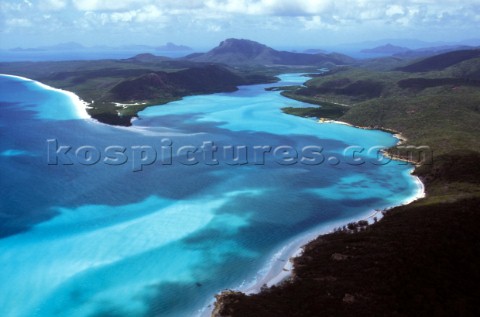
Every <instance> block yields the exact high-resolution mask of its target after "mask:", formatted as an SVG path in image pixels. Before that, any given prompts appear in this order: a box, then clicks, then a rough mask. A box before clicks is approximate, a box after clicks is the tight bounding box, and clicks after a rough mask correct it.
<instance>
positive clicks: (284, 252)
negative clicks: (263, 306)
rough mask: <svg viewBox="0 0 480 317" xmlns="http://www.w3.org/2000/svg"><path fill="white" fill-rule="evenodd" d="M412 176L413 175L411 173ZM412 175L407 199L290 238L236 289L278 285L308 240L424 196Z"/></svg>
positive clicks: (255, 289) (248, 290)
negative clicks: (412, 186) (257, 275)
mask: <svg viewBox="0 0 480 317" xmlns="http://www.w3.org/2000/svg"><path fill="white" fill-rule="evenodd" d="M412 176H413V175H412ZM413 177H414V182H415V184H416V185H417V192H416V193H415V195H413V196H411V197H409V198H408V199H407V200H405V201H402V202H401V203H400V204H398V205H394V206H390V207H388V208H385V209H383V210H369V211H367V212H365V213H363V214H361V215H359V216H356V217H353V218H349V219H346V218H344V219H340V220H335V221H332V222H328V223H326V224H322V225H321V226H319V227H317V228H315V229H312V230H310V231H308V232H306V233H304V234H302V235H301V236H299V237H296V238H294V239H292V240H291V241H290V242H288V243H287V244H286V245H285V246H283V247H282V248H281V249H280V250H277V251H276V252H275V253H274V255H273V256H272V257H271V260H270V261H269V264H268V265H267V270H266V273H264V274H262V275H263V277H261V278H260V279H257V281H256V282H255V283H254V284H253V285H248V286H245V287H243V288H239V289H236V290H238V291H240V292H242V293H245V294H247V295H249V294H256V293H259V292H260V291H261V288H262V287H263V286H264V285H267V286H268V287H270V286H273V285H278V284H279V283H281V282H283V281H284V280H286V279H287V278H290V277H291V276H292V272H293V269H294V268H293V263H292V261H291V259H293V258H295V257H298V256H301V255H302V253H303V248H304V246H305V245H307V244H308V243H309V242H311V241H313V240H315V239H316V238H318V237H319V236H322V235H325V234H329V233H332V232H333V231H334V230H335V229H336V228H339V227H342V226H344V225H347V224H348V223H351V222H358V221H362V220H365V221H368V223H369V224H371V223H373V222H374V219H373V218H374V217H376V218H377V220H378V221H379V220H381V219H382V217H383V213H382V212H383V211H388V210H390V209H392V208H395V207H398V206H404V205H408V204H411V203H412V202H414V201H416V200H418V199H421V198H424V197H425V186H424V184H423V183H422V182H421V180H420V178H418V177H417V176H413ZM282 264H283V265H282Z"/></svg>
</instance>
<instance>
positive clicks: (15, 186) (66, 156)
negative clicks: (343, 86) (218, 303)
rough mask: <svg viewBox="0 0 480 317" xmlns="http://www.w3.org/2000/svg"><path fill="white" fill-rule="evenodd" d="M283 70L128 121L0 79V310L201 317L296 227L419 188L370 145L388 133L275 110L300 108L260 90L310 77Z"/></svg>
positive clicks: (301, 231) (399, 199) (325, 224)
mask: <svg viewBox="0 0 480 317" xmlns="http://www.w3.org/2000/svg"><path fill="white" fill-rule="evenodd" d="M280 78H281V82H279V83H276V84H266V85H252V86H242V87H240V89H239V90H238V91H236V92H231V93H219V94H212V95H201V96H191V97H186V98H184V99H183V100H180V101H176V102H172V103H169V104H167V105H162V106H155V107H149V108H147V109H145V110H144V111H142V112H140V113H139V118H138V119H137V120H135V121H134V122H133V126H132V127H128V128H127V127H114V126H109V125H105V124H101V123H98V122H96V121H94V120H92V119H89V118H88V117H87V116H86V115H85V110H84V109H83V108H82V105H81V103H80V102H79V101H78V100H75V98H74V96H72V95H71V94H67V93H65V92H62V91H59V90H55V89H48V87H46V86H44V85H40V84H39V83H36V82H34V81H30V80H27V79H22V78H16V77H7V76H0V136H1V137H0V163H1V170H0V197H1V199H0V220H1V221H0V266H1V268H2V269H1V270H0V281H2V285H1V286H0V315H1V316H15V317H22V316H25V317H27V316H28V317H30V316H42V317H49V316H58V315H62V316H82V317H83V316H195V315H199V314H200V313H201V312H202V311H205V310H207V311H208V309H209V308H208V306H209V305H211V303H212V301H213V299H214V298H213V296H214V295H215V294H217V293H218V292H220V291H222V290H224V289H248V288H249V287H251V286H252V285H254V284H255V283H257V282H258V281H259V280H261V279H262V277H263V275H264V274H265V272H266V271H267V270H268V268H269V267H270V266H272V257H273V256H274V255H275V254H276V253H278V251H279V250H281V249H282V247H283V246H285V244H286V243H289V242H291V241H292V239H297V238H299V237H302V236H303V235H305V234H306V233H310V234H311V232H315V230H317V229H318V228H323V229H325V228H330V229H331V227H332V226H333V224H338V223H347V222H349V221H353V220H358V219H361V218H362V217H365V216H366V215H369V214H371V213H372V211H374V210H378V209H383V208H388V207H391V206H394V205H399V204H402V203H404V202H407V201H409V200H411V199H412V198H413V197H415V196H417V195H418V194H419V191H421V188H420V187H419V184H418V182H417V181H416V179H415V178H414V177H413V176H412V175H410V173H411V171H412V170H413V167H412V166H411V165H409V164H407V163H404V162H399V161H390V160H389V159H387V158H385V157H383V156H382V155H379V152H378V151H379V149H381V148H385V147H390V146H392V145H395V144H396V143H397V142H398V139H396V138H394V137H393V136H392V135H391V134H389V133H386V132H382V131H376V130H365V129H358V128H355V127H351V126H348V125H344V124H338V123H318V122H317V120H314V119H309V118H300V117H296V116H291V115H287V114H284V113H283V112H282V111H281V108H283V107H300V106H307V105H305V104H303V103H301V102H298V101H295V100H290V99H287V98H285V97H283V96H281V95H280V93H279V92H278V91H266V90H265V88H267V87H271V86H284V85H292V84H301V83H303V82H304V81H306V80H307V78H306V77H303V76H302V75H301V74H286V75H282V76H280ZM82 109H83V110H82ZM329 226H330V227H329ZM283 260H287V259H283Z"/></svg>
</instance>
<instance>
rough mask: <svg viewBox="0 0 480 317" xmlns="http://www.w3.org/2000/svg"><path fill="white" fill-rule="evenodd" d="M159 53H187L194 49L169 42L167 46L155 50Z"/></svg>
mask: <svg viewBox="0 0 480 317" xmlns="http://www.w3.org/2000/svg"><path fill="white" fill-rule="evenodd" d="M155 49H156V50H157V51H164V52H185V51H193V48H191V47H188V46H185V45H176V44H174V43H171V42H168V43H167V44H165V45H162V46H159V47H157V48H155Z"/></svg>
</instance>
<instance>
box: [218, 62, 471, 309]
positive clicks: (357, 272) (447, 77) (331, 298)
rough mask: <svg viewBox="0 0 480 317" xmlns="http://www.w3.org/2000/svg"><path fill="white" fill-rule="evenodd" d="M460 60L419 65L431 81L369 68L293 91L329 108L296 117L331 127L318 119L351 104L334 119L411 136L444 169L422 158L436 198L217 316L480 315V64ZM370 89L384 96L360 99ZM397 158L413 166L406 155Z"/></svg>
mask: <svg viewBox="0 0 480 317" xmlns="http://www.w3.org/2000/svg"><path fill="white" fill-rule="evenodd" d="M442 55H443V54H442ZM459 55H461V56H466V55H468V56H470V57H471V58H459V59H457V60H456V62H452V61H453V60H454V59H452V56H457V55H456V54H451V53H447V54H446V55H445V56H444V57H443V58H445V59H447V61H444V60H443V58H442V57H435V58H433V59H427V61H426V62H423V63H422V61H420V62H418V63H417V66H418V65H429V66H428V68H429V69H430V71H428V72H424V70H425V68H423V66H422V67H419V68H416V66H415V67H409V68H406V70H408V72H401V71H399V70H392V69H390V70H385V69H382V67H379V61H376V62H375V63H372V62H371V61H368V62H366V63H365V64H364V65H357V67H355V68H354V67H351V68H348V69H345V68H343V69H341V70H339V71H338V70H337V71H335V72H332V73H330V74H326V75H325V76H318V77H315V78H312V79H311V80H310V81H308V82H307V84H306V85H307V88H302V87H297V88H295V89H294V88H292V87H289V88H288V89H286V90H285V91H284V92H283V93H284V95H285V96H287V97H292V98H294V99H300V100H302V101H307V102H310V103H312V104H320V105H322V106H321V107H319V108H303V109H295V110H294V111H293V110H292V109H290V108H289V109H286V111H287V112H289V113H292V114H296V115H300V116H305V115H314V116H315V115H318V116H325V115H326V112H320V111H319V112H317V110H319V109H322V108H323V107H325V108H327V109H328V108H329V106H330V104H331V103H336V104H339V103H341V104H348V105H349V108H348V109H347V111H345V113H344V114H342V115H340V116H338V113H334V114H332V116H331V118H335V119H337V118H338V119H339V120H342V121H346V122H350V123H352V124H355V125H358V126H362V127H368V128H381V127H383V128H385V129H389V130H395V131H399V132H401V133H402V135H404V136H406V137H407V140H406V142H404V143H403V144H402V146H405V145H413V146H418V145H427V146H429V147H430V148H431V150H432V151H433V152H432V153H433V160H428V161H426V160H422V159H420V157H419V158H418V159H417V163H419V164H420V165H419V166H417V169H416V170H415V174H416V175H418V176H419V177H420V178H421V179H422V181H423V182H424V184H425V186H426V192H427V197H426V198H424V199H421V200H418V201H416V202H414V203H412V204H410V205H406V206H400V207H396V208H393V209H391V210H389V211H388V212H386V213H385V217H384V219H382V221H380V222H375V223H374V224H372V225H369V226H366V225H365V223H364V222H362V223H351V224H348V225H346V226H345V228H344V229H342V230H336V232H334V233H332V234H328V235H323V236H320V237H318V238H317V239H316V240H314V241H312V242H311V243H309V244H308V245H307V246H305V247H304V253H303V255H302V256H300V257H298V258H295V259H294V272H293V276H292V278H291V279H289V280H287V281H285V282H284V283H282V284H280V285H278V286H273V287H270V288H268V287H264V288H263V289H262V292H260V293H259V294H254V295H250V296H247V295H245V294H242V293H239V292H231V291H230V292H224V293H222V294H220V295H218V296H217V303H216V305H215V310H214V313H213V316H215V317H221V316H232V317H235V316H242V317H248V316H266V317H268V316H357V315H361V316H477V315H479V314H480V308H479V306H478V304H477V298H479V296H480V288H479V287H478V282H479V281H480V257H478V254H477V253H478V251H477V250H480V242H479V241H480V239H479V238H480V231H479V230H478V223H480V213H479V212H478V211H479V209H478V206H480V168H479V167H478V162H479V161H480V151H479V149H480V144H479V142H480V141H479V140H480V128H479V126H478V122H479V119H480V90H479V89H478V86H477V83H476V80H478V74H479V73H480V72H479V71H480V59H479V58H478V57H475V56H476V53H475V54H471V55H469V53H461V54H459ZM472 56H473V57H472ZM457 57H458V56H457ZM435 61H438V64H437V65H436V64H435ZM387 62H388V63H390V62H391V59H388V60H387ZM413 65H415V64H413ZM370 66H373V67H370ZM379 69H380V71H379ZM413 69H416V70H418V71H421V72H422V73H416V72H412V70H413ZM364 85H366V87H370V89H372V91H371V92H368V93H361V92H359V91H358V90H357V89H356V88H355V87H357V86H364ZM364 87H365V86H364ZM325 101H327V102H329V103H325ZM390 153H391V154H394V155H398V156H400V157H401V158H408V157H407V156H406V155H407V154H406V152H402V151H401V148H400V147H399V146H397V147H394V148H392V149H390Z"/></svg>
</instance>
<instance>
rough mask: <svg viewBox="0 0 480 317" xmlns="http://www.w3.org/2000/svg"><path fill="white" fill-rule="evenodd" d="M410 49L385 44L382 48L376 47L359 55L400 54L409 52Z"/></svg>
mask: <svg viewBox="0 0 480 317" xmlns="http://www.w3.org/2000/svg"><path fill="white" fill-rule="evenodd" d="M409 51H410V49H409V48H406V47H401V46H395V45H392V44H390V43H389V44H386V45H382V46H377V47H375V48H371V49H364V50H362V51H361V53H369V54H389V55H393V54H401V53H405V52H409Z"/></svg>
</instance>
